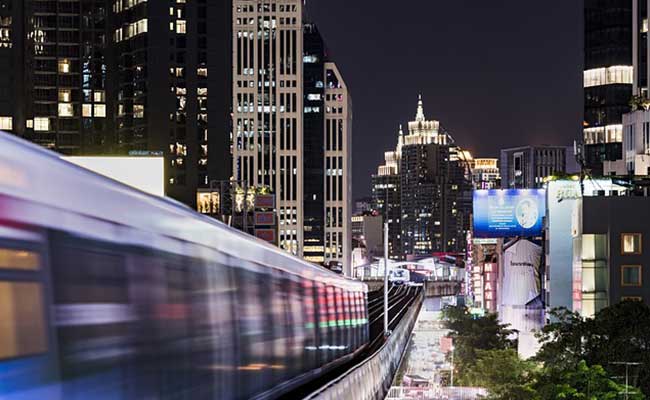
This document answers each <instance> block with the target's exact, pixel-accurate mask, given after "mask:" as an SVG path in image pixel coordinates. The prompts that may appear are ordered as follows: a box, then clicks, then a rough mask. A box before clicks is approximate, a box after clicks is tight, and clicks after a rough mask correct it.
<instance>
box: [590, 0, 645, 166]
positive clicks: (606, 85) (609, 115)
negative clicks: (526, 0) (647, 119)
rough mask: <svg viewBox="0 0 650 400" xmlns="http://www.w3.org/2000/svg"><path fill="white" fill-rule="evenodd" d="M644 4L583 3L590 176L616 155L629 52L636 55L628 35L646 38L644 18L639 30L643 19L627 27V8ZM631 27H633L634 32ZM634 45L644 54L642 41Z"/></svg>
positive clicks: (627, 92)
mask: <svg viewBox="0 0 650 400" xmlns="http://www.w3.org/2000/svg"><path fill="white" fill-rule="evenodd" d="M633 3H636V4H634V5H633ZM646 6H647V2H645V1H638V0H633V1H630V0H585V6H584V29H585V35H584V142H585V154H584V155H585V161H586V165H587V168H589V169H591V173H592V175H595V176H598V175H602V174H603V161H615V160H619V159H621V157H622V151H623V147H622V141H623V126H622V123H623V119H622V116H623V114H624V113H626V112H629V111H630V106H629V102H630V99H631V97H632V94H633V85H632V83H633V76H634V72H633V69H634V67H633V65H634V63H633V54H637V51H634V49H633V32H639V33H638V35H640V36H643V37H644V38H647V19H646V20H645V26H646V28H645V32H642V31H643V30H644V29H642V27H643V23H644V22H643V20H640V21H639V23H638V24H637V23H633V7H634V8H636V7H642V8H644V9H645V7H646ZM643 14H644V15H645V14H647V12H646V13H643ZM633 25H634V27H638V28H639V29H638V30H634V28H633ZM634 42H635V43H636V42H637V40H636V39H634ZM638 42H639V43H638V54H644V55H645V54H646V53H647V40H646V39H644V40H640V41H638ZM643 59H645V57H643ZM642 63H645V64H643V65H639V67H640V68H641V69H644V68H647V61H642ZM644 65H645V66H644ZM644 75H645V74H644ZM642 85H643V84H642ZM644 86H646V87H647V83H646V84H645V85H644ZM646 92H647V89H646Z"/></svg>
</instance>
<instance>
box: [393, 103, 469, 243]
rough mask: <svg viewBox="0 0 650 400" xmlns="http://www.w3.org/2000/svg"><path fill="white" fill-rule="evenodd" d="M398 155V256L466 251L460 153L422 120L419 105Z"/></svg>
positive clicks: (465, 188) (465, 180)
mask: <svg viewBox="0 0 650 400" xmlns="http://www.w3.org/2000/svg"><path fill="white" fill-rule="evenodd" d="M408 126H409V134H408V135H407V136H405V137H404V144H403V146H402V149H401V162H400V169H399V175H400V186H401V208H402V218H401V226H402V237H401V238H402V241H401V246H402V249H401V250H402V253H403V254H404V255H406V256H408V255H414V256H427V255H431V254H432V253H436V252H451V253H460V252H462V251H464V249H465V245H466V235H467V231H468V229H469V223H470V214H471V204H472V200H471V193H472V184H471V181H470V179H469V177H468V174H469V172H470V165H467V163H468V162H469V161H468V160H466V159H465V158H466V157H465V153H464V152H462V151H461V150H460V149H459V148H458V147H457V146H455V145H453V144H450V143H449V140H448V136H447V135H446V134H445V133H442V132H440V123H439V122H438V121H435V120H427V119H426V117H425V116H424V108H423V104H422V99H421V98H420V99H419V101H418V107H417V113H416V116H415V120H414V121H411V122H409V125H408Z"/></svg>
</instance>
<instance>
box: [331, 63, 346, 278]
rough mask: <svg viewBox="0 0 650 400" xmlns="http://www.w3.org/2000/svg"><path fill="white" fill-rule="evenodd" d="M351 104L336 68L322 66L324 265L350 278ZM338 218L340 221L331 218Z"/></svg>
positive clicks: (343, 82)
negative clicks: (335, 267)
mask: <svg viewBox="0 0 650 400" xmlns="http://www.w3.org/2000/svg"><path fill="white" fill-rule="evenodd" d="M351 128H352V102H351V99H350V94H349V91H348V88H347V86H346V85H345V81H343V77H342V76H341V73H340V72H339V70H338V68H337V67H336V64H334V63H332V62H326V63H325V215H326V216H328V217H327V218H326V219H325V263H331V262H333V261H338V262H341V263H342V264H343V271H344V272H345V274H346V275H350V274H351V268H350V256H351V252H352V249H351V245H352V229H351V219H352V210H351V207H350V204H351V203H352V179H351V171H352V154H351V149H352V132H351ZM334 216H342V217H343V218H338V217H337V218H335V217H334Z"/></svg>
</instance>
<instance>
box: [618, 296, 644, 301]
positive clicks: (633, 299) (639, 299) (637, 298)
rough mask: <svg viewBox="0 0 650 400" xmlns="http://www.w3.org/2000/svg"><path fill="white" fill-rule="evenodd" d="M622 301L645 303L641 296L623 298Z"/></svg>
mask: <svg viewBox="0 0 650 400" xmlns="http://www.w3.org/2000/svg"><path fill="white" fill-rule="evenodd" d="M621 301H643V297H639V296H623V297H621Z"/></svg>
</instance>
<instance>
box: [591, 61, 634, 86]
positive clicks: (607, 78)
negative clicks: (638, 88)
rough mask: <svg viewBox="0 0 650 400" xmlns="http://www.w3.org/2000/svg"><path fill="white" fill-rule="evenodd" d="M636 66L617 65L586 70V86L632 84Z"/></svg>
mask: <svg viewBox="0 0 650 400" xmlns="http://www.w3.org/2000/svg"><path fill="white" fill-rule="evenodd" d="M633 75H634V67H632V66H627V65H615V66H612V67H608V68H594V69H590V70H587V71H585V72H584V82H583V85H584V87H586V88H587V87H592V86H601V85H611V84H630V85H631V84H632V79H633Z"/></svg>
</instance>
